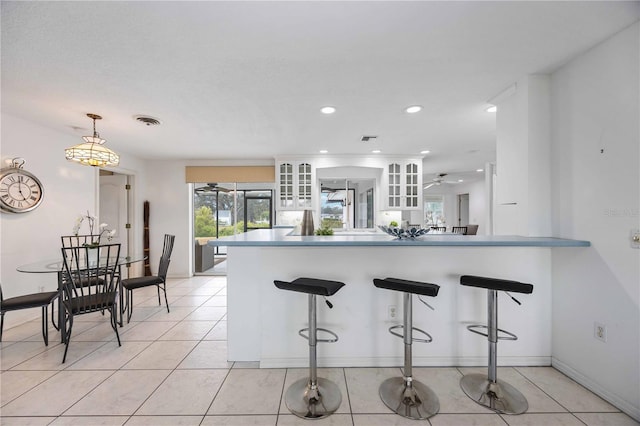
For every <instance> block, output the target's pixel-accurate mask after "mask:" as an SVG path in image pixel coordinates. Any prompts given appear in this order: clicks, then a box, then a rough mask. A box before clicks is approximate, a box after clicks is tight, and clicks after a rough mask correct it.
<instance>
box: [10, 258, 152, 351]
mask: <svg viewBox="0 0 640 426" xmlns="http://www.w3.org/2000/svg"><path fill="white" fill-rule="evenodd" d="M146 259H147V256H146V255H144V254H134V255H133V256H121V257H119V258H118V271H119V274H118V275H119V276H120V277H122V267H123V266H125V267H127V268H128V267H129V266H130V265H131V264H133V263H137V262H142V261H144V260H146ZM16 270H17V271H18V272H24V273H28V274H47V273H51V274H53V273H55V274H57V277H58V293H59V295H58V325H57V326H56V324H55V323H54V326H55V327H56V329H59V328H60V326H61V325H62V324H64V310H63V309H60V301H61V300H62V271H63V270H64V261H63V260H62V259H46V260H40V261H37V262H33V263H27V264H24V265H20V266H18V267H17V268H16ZM118 297H119V300H118V303H119V304H120V305H119V307H120V309H118V311H119V312H118V318H117V323H118V324H119V325H120V327H122V326H123V325H124V323H123V316H124V309H125V307H124V306H123V300H124V296H123V294H122V279H119V280H118ZM51 320H52V321H53V316H52V318H51ZM61 335H62V339H63V343H64V335H65V333H61Z"/></svg>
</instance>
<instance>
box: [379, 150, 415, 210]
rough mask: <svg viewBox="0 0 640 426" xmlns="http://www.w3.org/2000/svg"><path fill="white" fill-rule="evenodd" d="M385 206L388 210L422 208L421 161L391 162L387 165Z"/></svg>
mask: <svg viewBox="0 0 640 426" xmlns="http://www.w3.org/2000/svg"><path fill="white" fill-rule="evenodd" d="M385 177H386V181H387V182H386V185H385V189H386V191H385V192H386V196H385V206H386V208H388V209H403V210H419V209H421V208H422V161H418V160H406V161H392V162H389V164H387V169H386V172H385Z"/></svg>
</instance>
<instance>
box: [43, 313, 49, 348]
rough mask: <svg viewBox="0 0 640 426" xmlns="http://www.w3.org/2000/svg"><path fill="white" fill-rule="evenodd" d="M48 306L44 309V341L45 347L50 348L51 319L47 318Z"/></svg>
mask: <svg viewBox="0 0 640 426" xmlns="http://www.w3.org/2000/svg"><path fill="white" fill-rule="evenodd" d="M47 308H48V306H46V305H45V306H43V307H42V338H43V339H44V345H45V346H49V318H47V312H48V311H47Z"/></svg>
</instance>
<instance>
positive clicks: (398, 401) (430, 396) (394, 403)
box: [380, 377, 440, 420]
mask: <svg viewBox="0 0 640 426" xmlns="http://www.w3.org/2000/svg"><path fill="white" fill-rule="evenodd" d="M380 399H382V402H384V404H385V405H386V406H387V407H389V408H390V409H391V411H393V412H394V413H396V414H399V415H401V416H402V417H406V418H408V419H413V420H423V419H427V418H429V417H431V416H433V415H434V414H436V413H437V412H438V411H439V410H440V402H439V401H438V397H437V396H436V394H435V393H434V392H433V391H432V390H431V389H430V388H429V387H427V386H425V385H424V384H422V383H420V382H418V381H417V380H413V381H412V382H411V387H407V385H406V383H405V380H404V378H403V377H392V378H390V379H387V380H385V381H384V382H382V384H381V385H380Z"/></svg>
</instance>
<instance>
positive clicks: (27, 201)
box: [0, 158, 44, 213]
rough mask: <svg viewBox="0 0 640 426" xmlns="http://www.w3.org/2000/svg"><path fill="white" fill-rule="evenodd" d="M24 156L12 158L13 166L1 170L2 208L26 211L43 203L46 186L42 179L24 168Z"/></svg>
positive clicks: (0, 195) (0, 207) (0, 190)
mask: <svg viewBox="0 0 640 426" xmlns="http://www.w3.org/2000/svg"><path fill="white" fill-rule="evenodd" d="M24 163H25V161H24V160H23V159H22V158H14V159H13V160H11V166H10V167H6V168H4V169H1V170H0V210H2V211H3V212H8V213H25V212H28V211H31V210H33V209H35V208H36V207H38V206H39V205H40V203H42V198H43V196H44V188H43V187H42V183H41V182H40V180H39V179H38V178H37V177H35V176H34V175H33V174H31V173H29V172H28V171H26V170H24V169H23V168H22V166H24Z"/></svg>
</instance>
